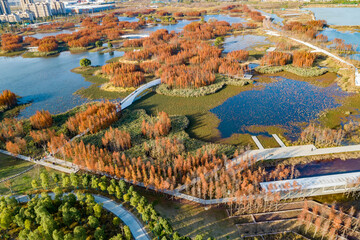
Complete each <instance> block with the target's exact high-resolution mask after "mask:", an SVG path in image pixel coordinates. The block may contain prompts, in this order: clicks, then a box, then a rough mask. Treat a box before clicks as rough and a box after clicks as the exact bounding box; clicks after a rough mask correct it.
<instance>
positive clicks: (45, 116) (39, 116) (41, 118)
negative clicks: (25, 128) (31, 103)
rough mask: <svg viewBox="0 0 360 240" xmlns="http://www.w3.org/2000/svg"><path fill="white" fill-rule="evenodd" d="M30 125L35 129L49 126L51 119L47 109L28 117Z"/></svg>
mask: <svg viewBox="0 0 360 240" xmlns="http://www.w3.org/2000/svg"><path fill="white" fill-rule="evenodd" d="M30 123H31V126H32V127H33V128H35V129H43V128H48V127H51V125H52V124H53V119H52V116H51V114H50V113H49V111H45V110H41V111H36V113H35V114H34V115H33V116H31V117H30Z"/></svg>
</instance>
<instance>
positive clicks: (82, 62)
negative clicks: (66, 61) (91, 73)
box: [80, 58, 91, 67]
mask: <svg viewBox="0 0 360 240" xmlns="http://www.w3.org/2000/svg"><path fill="white" fill-rule="evenodd" d="M90 65H91V61H90V60H89V59H87V58H83V59H81V60H80V66H82V67H87V66H90Z"/></svg>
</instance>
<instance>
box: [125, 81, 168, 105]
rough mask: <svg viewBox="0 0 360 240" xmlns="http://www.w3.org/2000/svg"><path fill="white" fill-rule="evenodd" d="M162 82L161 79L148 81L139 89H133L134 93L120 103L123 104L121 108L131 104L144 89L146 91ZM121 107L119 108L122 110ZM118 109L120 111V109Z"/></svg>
mask: <svg viewBox="0 0 360 240" xmlns="http://www.w3.org/2000/svg"><path fill="white" fill-rule="evenodd" d="M160 83H161V79H160V78H158V79H155V80H153V81H151V82H148V83H146V84H144V85H141V86H140V87H139V88H138V89H136V90H135V91H133V92H132V93H130V94H129V95H128V96H127V97H126V98H124V99H123V100H122V101H121V102H120V104H121V109H125V108H127V107H128V106H130V105H131V104H132V103H133V102H134V101H135V99H136V97H137V96H139V95H140V94H141V93H142V92H143V91H145V90H146V89H149V88H152V87H154V86H157V85H159V84H160ZM121 109H119V110H121ZM119 110H118V111H119Z"/></svg>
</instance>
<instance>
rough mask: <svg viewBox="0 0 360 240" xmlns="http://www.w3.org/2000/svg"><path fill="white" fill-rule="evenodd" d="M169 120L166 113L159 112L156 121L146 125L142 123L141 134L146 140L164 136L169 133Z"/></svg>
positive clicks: (144, 122)
mask: <svg viewBox="0 0 360 240" xmlns="http://www.w3.org/2000/svg"><path fill="white" fill-rule="evenodd" d="M170 129H171V120H170V118H169V116H168V114H167V113H166V112H159V114H158V121H156V122H155V123H148V122H146V121H145V120H144V121H143V123H142V128H141V131H142V134H143V135H144V136H146V137H148V138H155V137H158V136H165V135H167V134H168V133H169V132H170Z"/></svg>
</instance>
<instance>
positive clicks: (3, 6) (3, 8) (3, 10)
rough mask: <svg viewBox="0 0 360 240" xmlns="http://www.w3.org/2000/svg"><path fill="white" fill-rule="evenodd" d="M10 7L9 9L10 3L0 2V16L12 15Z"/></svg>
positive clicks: (4, 0) (1, 0)
mask: <svg viewBox="0 0 360 240" xmlns="http://www.w3.org/2000/svg"><path fill="white" fill-rule="evenodd" d="M10 13H11V11H10V7H9V3H8V1H7V0H0V15H3V14H5V15H6V14H10Z"/></svg>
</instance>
